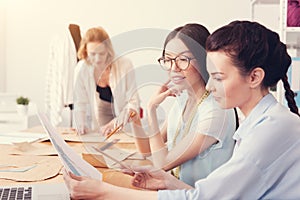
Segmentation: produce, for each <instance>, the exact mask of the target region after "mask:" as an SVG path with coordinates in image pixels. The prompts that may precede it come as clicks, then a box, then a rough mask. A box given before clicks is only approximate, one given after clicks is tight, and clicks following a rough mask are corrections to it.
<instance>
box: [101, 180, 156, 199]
mask: <svg viewBox="0 0 300 200" xmlns="http://www.w3.org/2000/svg"><path fill="white" fill-rule="evenodd" d="M103 184H104V185H103V186H104V187H105V188H102V189H103V190H102V192H101V195H100V197H99V198H98V199H105V200H110V199H111V200H123V199H130V200H140V199H141V198H142V199H143V200H156V199H158V196H157V192H156V191H145V190H135V189H128V188H123V187H118V186H114V185H110V184H107V183H103Z"/></svg>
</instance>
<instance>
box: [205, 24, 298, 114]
mask: <svg viewBox="0 0 300 200" xmlns="http://www.w3.org/2000/svg"><path fill="white" fill-rule="evenodd" d="M206 50H207V52H213V51H224V52H225V53H226V54H227V55H228V56H229V57H230V58H231V61H232V62H233V64H234V65H235V66H236V67H237V68H238V69H239V71H240V72H241V74H242V75H247V74H249V73H250V72H251V71H252V70H253V69H254V68H256V67H260V68H262V69H263V70H264V71H265V77H264V79H263V82H262V86H263V87H267V88H269V87H273V86H275V85H276V84H277V83H278V81H279V80H282V82H283V85H284V89H285V97H286V99H287V102H288V106H289V108H290V110H291V112H293V113H295V114H297V115H298V116H300V115H299V113H298V107H297V105H296V102H295V99H294V97H295V93H294V92H293V91H292V90H291V88H290V85H289V83H288V80H287V75H286V73H287V70H288V68H289V66H290V65H291V57H290V56H289V55H288V53H287V50H286V45H285V44H283V43H282V42H280V39H279V35H278V34H277V33H275V32H273V31H271V30H269V29H267V28H266V27H264V26H263V25H261V24H259V23H257V22H249V21H234V22H231V23H230V24H228V25H226V26H223V27H221V28H219V29H218V30H216V31H215V32H214V33H213V34H212V35H211V36H209V37H208V39H207V43H206Z"/></svg>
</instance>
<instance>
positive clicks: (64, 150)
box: [38, 113, 102, 180]
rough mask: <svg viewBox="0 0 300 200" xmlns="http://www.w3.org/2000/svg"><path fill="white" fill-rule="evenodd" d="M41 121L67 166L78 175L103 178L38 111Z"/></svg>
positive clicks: (67, 168)
mask: <svg viewBox="0 0 300 200" xmlns="http://www.w3.org/2000/svg"><path fill="white" fill-rule="evenodd" d="M38 116H39V118H40V120H41V123H42V125H43V127H44V129H45V131H46V132H47V133H48V135H49V137H50V141H51V143H52V145H53V146H54V148H55V149H56V151H57V153H58V156H59V158H60V160H61V162H62V164H63V165H64V167H65V168H66V170H68V171H71V172H72V173H74V174H75V175H77V176H87V177H90V178H95V179H100V180H102V174H101V173H100V172H99V171H98V170H97V169H96V168H94V167H93V166H92V165H90V164H89V163H88V162H86V161H85V160H83V159H82V158H81V157H80V156H79V155H78V154H77V153H76V152H75V151H74V150H73V149H72V148H71V147H70V146H69V145H68V144H67V143H66V142H65V141H64V140H63V139H62V137H61V136H60V135H59V133H58V132H57V131H56V129H55V128H54V127H53V126H52V124H50V122H49V120H48V118H47V117H46V115H44V114H42V113H38Z"/></svg>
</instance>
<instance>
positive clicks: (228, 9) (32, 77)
mask: <svg viewBox="0 0 300 200" xmlns="http://www.w3.org/2000/svg"><path fill="white" fill-rule="evenodd" d="M250 2H251V1H250V0H226V1H208V0H186V1H180V0H172V1H170V0H168V1H161V0H151V1H145V0H126V1H123V0H111V1H104V0H86V1H80V0H0V92H6V93H16V94H20V95H25V96H28V97H29V98H30V99H31V101H32V102H34V103H36V104H37V105H38V106H39V107H40V108H42V109H43V108H44V98H45V79H46V73H47V64H48V57H49V45H50V43H51V41H52V40H53V37H54V36H55V35H56V34H58V33H60V32H62V31H65V30H67V27H68V25H69V24H70V23H74V24H78V25H79V26H80V28H81V31H82V32H84V31H85V30H86V29H88V28H90V27H92V26H102V27H104V28H105V29H106V30H107V32H108V33H109V35H110V36H111V37H114V36H117V35H119V34H122V33H124V32H127V31H132V30H136V29H141V28H157V29H168V30H171V29H173V28H175V27H177V26H179V25H183V24H185V23H190V22H197V23H201V24H203V25H205V26H206V27H207V28H208V29H209V30H210V31H211V32H212V31H214V30H215V29H216V28H218V27H220V26H222V25H225V24H226V23H228V22H230V21H232V20H237V19H239V20H243V19H247V20H251V8H250V7H251V6H250V5H251V4H250ZM256 12H257V15H256V16H257V18H256V19H255V20H258V21H259V22H261V23H263V24H265V25H267V26H268V27H270V28H273V29H274V30H278V29H279V21H278V20H279V7H278V5H274V6H268V7H267V8H264V7H263V6H262V7H260V8H258V9H256ZM164 37H165V36H164V35H163V36H162V40H163V39H164ZM150 54H151V53H148V54H147V52H144V53H143V54H141V55H139V54H138V53H137V52H135V53H133V54H132V55H129V57H131V58H132V61H133V63H134V65H135V66H138V65H141V64H145V63H146V64H147V63H151V62H152V63H153V62H156V58H157V56H158V52H154V53H153V52H152V54H153V57H152V56H147V55H150ZM152 54H151V55H152ZM154 59H155V60H154Z"/></svg>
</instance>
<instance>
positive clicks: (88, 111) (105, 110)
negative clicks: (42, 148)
mask: <svg viewBox="0 0 300 200" xmlns="http://www.w3.org/2000/svg"><path fill="white" fill-rule="evenodd" d="M78 57H79V59H80V61H79V62H78V64H77V66H76V69H75V77H74V118H75V124H76V129H77V132H78V133H79V134H85V133H87V132H89V131H99V132H100V133H101V134H103V135H107V134H108V133H109V132H110V131H112V129H113V128H114V126H117V125H120V124H122V123H123V124H126V123H127V122H128V121H129V119H130V117H129V115H130V113H131V112H136V113H138V112H139V108H140V105H139V96H138V94H137V93H136V82H135V74H134V70H133V65H132V63H131V61H130V60H128V59H126V58H124V57H120V58H115V53H114V49H113V46H112V43H111V40H110V38H109V35H108V34H107V32H106V31H105V30H104V29H103V28H101V27H94V28H90V29H89V30H87V32H86V34H85V36H84V37H83V38H82V40H81V43H80V47H79V50H78ZM116 116H117V117H116ZM138 116H139V115H138V114H137V115H135V118H138Z"/></svg>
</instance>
